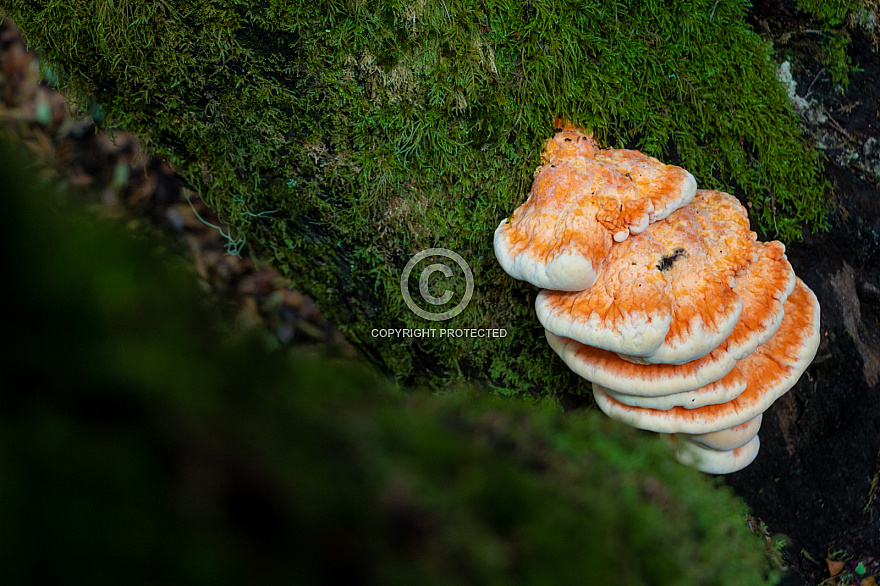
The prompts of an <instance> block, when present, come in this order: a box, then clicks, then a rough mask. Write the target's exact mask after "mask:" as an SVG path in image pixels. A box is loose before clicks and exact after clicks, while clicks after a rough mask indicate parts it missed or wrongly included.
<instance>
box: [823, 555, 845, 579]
mask: <svg viewBox="0 0 880 586" xmlns="http://www.w3.org/2000/svg"><path fill="white" fill-rule="evenodd" d="M825 562H826V563H827V564H828V572H829V573H830V574H831V575H832V576H836V575H837V574H839V573H840V572H842V571H843V562H834V561H831V560H829V559H827V558H826V559H825Z"/></svg>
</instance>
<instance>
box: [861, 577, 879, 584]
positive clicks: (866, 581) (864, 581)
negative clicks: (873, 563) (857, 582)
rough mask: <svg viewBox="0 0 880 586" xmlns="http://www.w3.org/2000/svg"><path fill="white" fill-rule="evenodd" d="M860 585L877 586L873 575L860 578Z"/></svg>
mask: <svg viewBox="0 0 880 586" xmlns="http://www.w3.org/2000/svg"><path fill="white" fill-rule="evenodd" d="M861 586H877V581H876V580H875V579H874V576H868V577H867V578H865V579H864V580H862V583H861Z"/></svg>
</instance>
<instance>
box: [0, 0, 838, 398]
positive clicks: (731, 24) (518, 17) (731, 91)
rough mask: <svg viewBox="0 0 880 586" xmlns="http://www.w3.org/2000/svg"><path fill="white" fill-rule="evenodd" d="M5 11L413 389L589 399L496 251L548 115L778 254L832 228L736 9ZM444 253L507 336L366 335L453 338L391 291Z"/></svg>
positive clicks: (625, 4) (650, 4)
mask: <svg viewBox="0 0 880 586" xmlns="http://www.w3.org/2000/svg"><path fill="white" fill-rule="evenodd" d="M0 10H4V11H6V13H7V14H8V15H9V16H10V17H11V18H12V19H13V20H14V21H15V22H16V23H17V24H18V25H19V26H20V27H21V29H22V30H23V31H24V33H25V35H26V38H28V40H29V42H31V43H32V44H34V45H35V46H37V47H38V48H39V49H40V50H41V51H42V58H43V59H44V60H45V63H47V64H48V66H47V70H48V71H47V72H48V73H49V74H50V75H51V77H52V79H54V80H56V81H57V82H58V83H59V84H60V85H61V86H62V87H63V88H64V89H65V91H66V92H67V93H68V95H69V96H71V97H72V98H75V99H76V100H77V101H78V102H79V103H80V104H84V105H85V104H88V103H90V100H91V101H92V102H91V103H93V104H97V105H98V106H100V108H101V109H102V111H103V113H104V114H106V120H107V121H109V123H111V124H116V125H119V126H120V127H123V128H126V129H128V130H131V131H133V132H135V133H137V134H138V135H139V136H140V137H141V138H142V139H143V141H144V143H145V146H146V147H147V148H148V149H151V150H152V151H154V152H157V153H160V154H162V155H164V156H167V157H168V158H169V160H171V161H173V163H174V164H175V165H176V168H177V169H178V171H179V173H180V175H181V176H182V177H183V178H184V180H185V182H186V183H187V184H188V185H189V186H191V187H192V188H194V189H196V190H197V191H198V192H199V193H200V194H201V195H202V196H203V197H204V198H205V199H206V200H207V202H208V204H209V205H211V206H212V207H213V208H214V209H215V210H216V211H217V212H218V213H219V214H220V215H221V216H222V217H223V218H224V219H225V220H226V221H227V222H229V224H230V225H231V230H230V232H229V234H228V236H229V240H230V248H231V249H232V250H239V249H241V247H242V246H244V245H245V244H247V245H248V246H249V247H250V248H251V250H253V251H255V252H256V253H257V254H258V256H261V257H262V258H264V259H267V260H269V261H271V262H272V263H273V264H274V266H275V267H276V268H278V269H279V270H280V271H281V272H282V273H283V274H284V275H285V276H287V277H289V278H290V279H291V280H292V282H293V284H294V286H295V287H296V288H297V289H298V290H300V291H302V292H303V293H305V294H307V295H309V296H310V297H312V298H313V299H314V300H315V301H316V303H317V304H318V306H319V307H320V309H321V311H322V313H323V314H324V315H326V316H327V317H328V318H329V319H330V320H331V321H333V322H334V323H335V324H336V325H338V326H339V328H340V329H341V330H342V331H343V333H345V334H346V336H347V337H348V338H349V340H350V341H352V342H353V343H354V344H356V345H357V346H358V347H359V349H360V350H361V351H362V352H363V353H364V355H365V356H367V357H368V358H369V359H370V360H372V361H373V362H374V363H376V364H379V365H380V366H381V367H382V368H383V369H384V370H385V371H386V372H390V373H393V374H395V375H396V376H397V377H399V379H400V380H403V381H407V382H409V383H422V382H424V383H427V384H429V385H431V386H432V387H435V388H439V387H442V386H444V385H447V384H449V383H450V381H454V379H465V380H468V379H469V380H475V379H481V380H484V381H486V382H487V383H488V384H489V385H490V386H491V387H492V388H494V389H496V390H498V391H500V392H504V393H528V394H533V395H546V394H551V395H556V394H565V393H572V392H577V390H578V384H579V383H578V379H577V378H576V377H574V376H573V375H571V374H569V373H568V372H567V371H566V370H565V369H564V368H563V367H562V366H561V363H560V362H559V361H558V360H556V358H555V357H554V356H552V355H551V351H550V350H549V348H548V347H547V345H546V343H545V341H544V337H543V333H542V331H541V329H540V327H539V326H538V324H537V321H536V320H535V318H534V316H533V311H532V301H533V299H534V294H535V292H534V291H533V290H532V289H531V288H529V287H527V286H525V285H523V284H521V283H515V282H512V280H511V279H509V278H508V277H506V275H504V274H503V273H502V271H501V269H500V268H499V267H498V265H497V263H496V261H495V258H494V255H493V252H492V233H493V230H494V229H495V228H496V226H497V225H498V224H499V223H500V221H501V220H502V219H503V218H504V217H506V216H507V215H508V214H510V213H511V212H512V211H513V210H514V208H515V207H516V206H517V205H519V204H520V203H522V201H523V200H524V199H525V197H526V194H527V193H528V189H529V186H530V183H531V177H532V173H533V172H534V169H535V167H536V166H537V164H538V163H539V159H540V149H541V145H542V143H543V141H544V140H545V139H546V138H547V137H549V136H551V135H552V132H553V130H552V120H553V118H554V116H559V117H560V118H566V119H570V120H573V121H575V122H577V123H579V124H581V125H582V126H584V127H586V128H589V129H591V130H592V131H593V132H594V133H595V134H596V135H597V137H598V138H599V139H600V140H601V141H602V142H603V143H604V144H610V145H614V146H624V145H629V146H638V147H640V148H642V149H643V150H645V151H646V152H648V153H650V154H652V155H655V156H658V157H660V158H662V159H664V160H666V161H668V162H678V163H682V164H683V165H684V166H686V167H687V168H688V169H689V170H690V171H691V172H693V173H694V175H695V176H696V177H697V179H698V181H699V183H700V185H701V186H702V187H712V188H715V187H723V188H726V189H728V190H730V191H733V192H735V193H736V194H737V195H738V196H740V197H741V198H743V200H744V201H746V202H747V203H748V204H749V206H750V213H751V215H752V222H753V224H754V225H755V226H759V227H760V228H761V229H763V230H764V231H765V232H766V233H768V234H769V235H771V236H773V235H780V236H782V237H784V238H786V239H794V238H797V237H798V236H799V235H800V230H801V227H802V226H806V227H808V228H810V229H816V228H821V227H822V226H823V222H824V220H823V217H824V211H823V210H824V204H823V190H824V188H825V181H824V179H823V178H822V176H821V172H820V171H821V169H820V165H819V163H818V159H817V156H818V155H817V154H816V153H815V152H814V151H812V150H811V149H810V148H809V147H808V146H807V145H806V143H805V142H804V141H803V139H802V137H801V135H800V132H799V131H798V129H797V125H796V120H795V115H794V114H793V113H792V111H791V110H790V109H789V107H788V105H787V98H786V95H785V93H784V91H783V89H782V87H781V86H780V84H779V83H778V82H777V81H776V78H775V67H776V66H775V64H774V63H773V62H772V61H771V59H770V52H769V45H768V43H766V42H764V41H762V40H761V39H760V38H759V37H758V36H757V35H756V34H755V33H754V32H753V31H752V30H751V29H750V28H749V27H748V26H747V25H746V23H745V22H744V12H745V3H743V2H740V1H738V0H699V1H697V0H694V1H677V2H667V1H661V0H650V1H621V0H593V1H585V2H565V1H561V0H536V1H518V0H509V1H506V0H502V1H495V0H488V1H485V2H483V1H479V2H478V1H476V0H473V1H466V0H416V1H404V2H387V1H380V2H369V3H367V2H361V1H358V0H347V1H344V0H338V1H329V2H316V1H314V0H309V1H307V2H302V1H294V0H266V1H260V2H258V1H256V0H251V1H247V0H214V1H207V0H169V1H166V2H143V1H141V0H112V1H111V0H95V1H92V2H70V1H69V0H27V1H24V0H0ZM435 247H442V248H446V249H450V250H452V251H455V252H457V253H458V254H460V255H461V256H462V257H463V258H464V259H465V261H467V262H468V263H469V265H470V267H471V269H472V270H473V273H474V276H475V281H476V290H475V294H474V298H473V299H472V300H471V302H470V305H468V306H467V309H466V310H465V311H464V313H462V314H461V315H459V316H457V317H455V318H454V319H453V320H450V321H449V322H443V323H442V325H443V326H444V327H447V328H506V329H507V330H508V332H509V334H510V335H508V337H507V338H504V339H490V340H487V339H477V340H475V339H472V338H465V339H452V340H450V339H447V338H444V339H440V337H439V334H437V335H436V337H433V338H419V339H413V338H382V337H374V333H373V329H374V328H425V327H432V326H436V325H438V324H434V323H432V322H428V321H426V320H424V319H422V318H420V317H417V316H416V315H415V314H413V313H412V312H410V311H409V309H407V307H406V305H405V303H404V300H403V297H402V295H401V292H400V279H401V273H402V271H403V268H404V266H405V265H406V263H407V261H408V260H409V259H410V258H411V257H412V256H413V255H415V254H416V253H418V252H419V251H422V250H424V249H427V248H435ZM428 262H430V260H428V261H426V264H427V263H428ZM453 268H454V267H453ZM420 271H421V268H419V269H418V270H416V271H413V273H412V276H411V278H410V288H411V290H415V291H418V284H419V274H420ZM434 276H435V277H437V276H438V275H437V274H436V273H435V275H434ZM447 281H449V282H448V283H439V279H438V283H434V281H429V286H431V287H434V289H433V291H434V292H433V296H435V297H442V296H443V293H444V291H445V290H446V289H449V290H450V291H451V292H453V293H454V294H455V295H454V297H453V301H451V304H452V305H450V306H449V307H450V308H451V307H452V306H453V305H454V304H455V303H456V302H457V301H458V300H459V299H461V296H462V294H463V291H464V288H465V286H464V279H463V278H461V276H460V275H459V278H457V279H448V280H447ZM419 302H420V303H421V304H422V307H423V308H424V309H435V308H433V307H432V306H430V305H427V304H425V303H424V302H422V301H421V300H420V299H419Z"/></svg>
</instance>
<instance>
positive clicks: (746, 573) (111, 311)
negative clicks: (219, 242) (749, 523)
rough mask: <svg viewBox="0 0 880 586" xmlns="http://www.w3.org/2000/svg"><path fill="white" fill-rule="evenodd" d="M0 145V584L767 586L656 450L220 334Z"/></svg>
mask: <svg viewBox="0 0 880 586" xmlns="http://www.w3.org/2000/svg"><path fill="white" fill-rule="evenodd" d="M7 151H8V149H7V148H6V147H5V146H2V147H0V165H2V167H0V168H2V169H4V171H3V173H2V174H0V194H2V201H3V209H4V213H3V214H2V215H0V242H2V247H3V250H4V252H5V253H6V254H5V263H4V268H3V276H4V290H5V293H6V297H5V299H6V309H5V312H4V317H3V336H4V339H5V341H6V342H7V343H6V344H5V345H4V346H5V347H6V350H5V351H4V353H3V354H2V356H0V503H2V506H0V576H2V582H3V584H4V586H8V585H16V584H90V585H93V584H131V583H138V584H147V583H149V584H154V583H155V584H159V583H161V584H188V585H191V584H273V583H284V584H318V583H328V584H329V583H334V584H335V583H342V584H362V583H364V584H370V583H371V584H508V583H510V584H569V583H572V584H573V583H578V584H586V583H590V584H627V585H639V584H651V585H661V584H681V585H690V584H706V585H709V584H711V585H733V584H742V585H744V586H755V585H757V584H765V583H766V581H765V579H764V577H763V576H764V569H765V568H766V563H767V562H766V559H765V558H764V557H763V555H762V553H761V542H760V540H759V539H758V538H756V537H754V536H752V535H751V534H750V533H749V531H748V530H747V529H746V526H745V523H744V520H743V514H744V509H743V506H742V505H741V504H740V503H739V502H738V501H737V500H736V499H735V498H734V497H733V496H732V494H731V493H730V491H728V490H727V489H723V488H716V487H714V486H713V485H712V483H711V482H710V481H709V480H708V479H706V478H704V477H702V476H701V475H699V474H698V473H696V472H694V471H692V470H689V469H685V468H683V467H682V466H679V465H677V464H676V463H674V462H673V461H671V459H670V458H669V455H668V453H667V451H666V450H665V449H664V446H662V445H661V444H660V443H659V442H658V441H653V440H649V439H646V438H645V437H644V436H643V435H637V434H636V433H634V432H631V431H630V430H627V429H622V428H621V426H618V425H615V424H613V423H612V422H610V421H607V420H605V419H600V418H597V417H591V416H583V415H574V416H569V417H565V418H563V417H562V416H561V415H559V414H558V413H557V412H556V411H554V410H543V411H542V410H537V409H535V408H529V407H528V406H527V405H525V403H523V402H518V401H517V402H513V401H509V400H508V401H502V400H498V399H496V400H489V399H487V398H485V397H483V398H479V397H476V396H472V395H470V394H468V393H465V392H462V393H458V394H455V395H454V396H451V397H446V398H440V397H431V396H428V395H425V394H414V395H411V396H409V397H403V396H401V395H400V394H399V393H397V392H396V391H394V390H393V389H392V388H391V387H389V386H388V384H386V383H385V382H383V381H382V380H381V379H379V378H377V377H376V376H375V375H373V374H371V373H370V372H368V371H366V370H364V369H363V368H359V367H357V366H356V365H353V364H350V363H342V362H338V361H336V362H334V361H329V360H327V361H322V360H314V361H306V360H293V359H289V358H288V357H286V356H285V355H283V354H281V353H274V354H269V353H266V352H265V351H264V350H263V346H262V345H261V344H260V343H258V342H257V340H255V339H250V340H248V339H246V340H241V339H239V340H237V341H229V342H225V343H221V342H219V341H218V335H217V333H216V332H215V331H214V329H213V327H212V323H213V320H212V318H211V317H210V316H209V315H208V313H207V312H206V310H205V308H204V306H203V305H201V304H200V300H199V295H197V294H196V292H195V291H194V287H193V285H194V283H193V279H192V276H191V275H189V274H187V273H185V272H182V271H181V270H175V268H174V267H171V266H169V264H168V261H167V259H166V258H164V257H162V256H161V255H160V254H157V252H156V250H155V245H154V244H151V243H150V242H147V241H145V240H144V239H140V240H139V239H137V238H134V237H132V235H131V234H127V233H124V232H123V231H122V230H121V229H120V227H119V226H117V225H110V224H109V223H106V224H105V223H102V222H96V221H94V220H90V219H88V218H87V217H74V216H75V215H76V214H75V210H74V211H71V209H70V208H69V207H68V206H64V205H58V204H57V203H56V204H54V205H50V201H49V199H50V198H49V197H47V193H45V190H44V189H38V188H35V187H34V184H33V181H34V179H33V178H30V177H25V176H23V175H22V174H20V171H19V170H20V169H21V168H22V167H24V166H25V165H24V164H23V162H22V161H21V160H19V159H18V158H10V156H9V153H8V152H7ZM56 195H57V194H56ZM55 199H56V200H57V197H56V198H55ZM177 268H178V269H179V267H177Z"/></svg>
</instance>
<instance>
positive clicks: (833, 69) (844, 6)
mask: <svg viewBox="0 0 880 586" xmlns="http://www.w3.org/2000/svg"><path fill="white" fill-rule="evenodd" d="M797 6H798V10H800V11H802V12H805V13H807V14H809V15H810V16H812V17H813V18H815V19H816V23H815V25H814V30H813V33H814V34H815V33H819V34H821V36H822V40H821V42H820V43H819V45H820V47H821V49H820V50H819V51H818V52H817V56H818V60H819V61H820V62H821V63H822V64H823V65H824V66H825V68H826V69H827V70H828V72H829V73H830V74H831V79H832V81H834V83H836V84H838V85H840V86H841V87H843V88H846V87H847V86H848V85H849V74H850V73H852V72H853V71H856V70H857V67H858V66H857V65H854V64H853V62H852V59H851V58H850V56H849V54H848V50H849V46H850V35H849V32H848V31H847V29H846V28H845V27H844V26H843V25H844V23H846V22H847V21H848V20H849V19H850V17H851V16H852V14H854V13H856V12H858V11H861V10H865V4H864V3H863V2H860V1H859V0H798V3H797ZM815 29H818V30H815Z"/></svg>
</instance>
